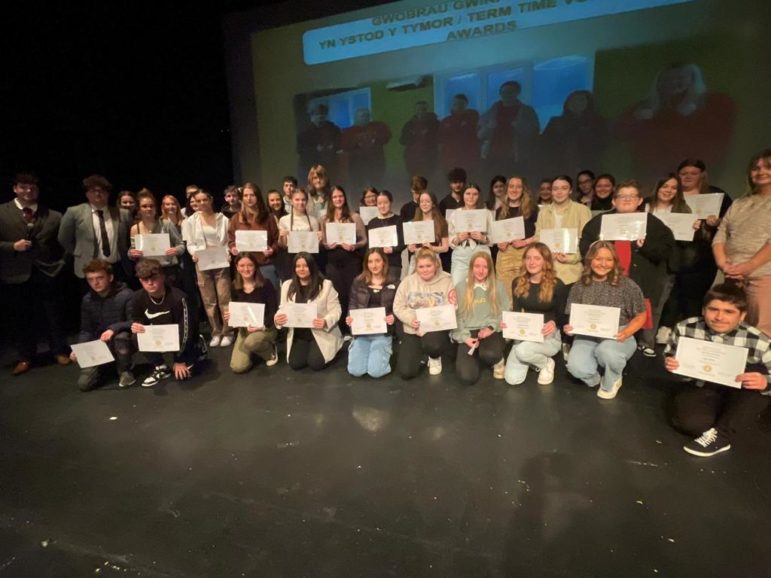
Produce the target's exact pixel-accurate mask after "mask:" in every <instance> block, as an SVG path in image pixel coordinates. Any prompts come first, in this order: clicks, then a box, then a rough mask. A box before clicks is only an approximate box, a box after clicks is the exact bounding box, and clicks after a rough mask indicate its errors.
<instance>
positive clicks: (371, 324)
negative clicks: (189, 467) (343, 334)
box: [348, 307, 388, 335]
mask: <svg viewBox="0 0 771 578" xmlns="http://www.w3.org/2000/svg"><path fill="white" fill-rule="evenodd" d="M348 314H349V315H350V316H351V317H352V318H353V322H352V323H351V334H352V335H379V334H381V333H387V332H388V327H387V325H386V320H385V318H386V311H385V307H370V308H368V309H351V310H350V311H349V312H348Z"/></svg>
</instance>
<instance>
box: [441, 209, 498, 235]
mask: <svg viewBox="0 0 771 578" xmlns="http://www.w3.org/2000/svg"><path fill="white" fill-rule="evenodd" d="M489 216H490V213H489V212H488V211H487V209H462V210H457V211H455V212H454V213H453V214H452V221H450V222H451V223H453V226H454V227H455V232H456V233H472V232H478V233H486V232H487V219H488V217H489Z"/></svg>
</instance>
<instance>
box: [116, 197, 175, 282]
mask: <svg viewBox="0 0 771 578" xmlns="http://www.w3.org/2000/svg"><path fill="white" fill-rule="evenodd" d="M137 204H138V209H137V221H136V223H134V224H133V225H132V226H131V229H129V236H130V243H131V248H128V247H123V246H122V247H120V248H119V250H120V252H121V255H127V256H128V258H129V259H130V260H131V261H132V262H135V261H138V260H139V259H141V258H142V257H144V256H147V257H152V258H154V259H157V260H158V262H159V263H160V264H161V267H163V274H164V276H165V277H166V279H167V283H169V285H173V286H175V287H176V286H177V284H178V280H179V259H180V258H181V257H182V255H183V254H184V252H185V244H184V242H183V241H182V236H181V235H180V233H179V231H178V229H177V227H176V226H175V225H173V224H172V223H171V222H170V221H163V220H162V219H159V218H158V206H157V202H156V200H155V195H153V194H152V193H151V192H150V191H148V190H147V189H142V190H141V191H139V192H138V193H137ZM137 235H168V237H169V242H168V245H169V247H168V248H167V249H164V251H163V253H162V254H155V253H159V252H158V251H150V252H148V251H147V250H143V249H142V248H138V247H141V246H142V245H141V244H140V243H137ZM119 241H120V240H119ZM121 244H122V243H121ZM132 265H133V263H132ZM130 269H133V266H132V267H131V268H130Z"/></svg>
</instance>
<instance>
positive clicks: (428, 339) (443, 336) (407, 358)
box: [396, 331, 452, 379]
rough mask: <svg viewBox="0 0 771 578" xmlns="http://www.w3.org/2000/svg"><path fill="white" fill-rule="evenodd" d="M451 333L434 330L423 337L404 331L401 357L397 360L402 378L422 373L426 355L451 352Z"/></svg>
mask: <svg viewBox="0 0 771 578" xmlns="http://www.w3.org/2000/svg"><path fill="white" fill-rule="evenodd" d="M451 350H452V346H451V344H450V334H449V332H448V331H433V332H431V333H426V334H425V335H424V336H423V337H418V336H417V335H412V334H411V333H404V334H403V335H402V339H401V341H400V342H399V357H398V359H397V362H396V366H397V369H398V370H399V375H401V376H402V379H412V378H413V377H417V375H418V374H419V373H420V362H421V361H422V360H423V356H424V355H428V356H429V357H441V356H442V354H443V353H444V354H447V353H450V352H451Z"/></svg>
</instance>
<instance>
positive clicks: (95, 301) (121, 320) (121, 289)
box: [78, 283, 134, 343]
mask: <svg viewBox="0 0 771 578" xmlns="http://www.w3.org/2000/svg"><path fill="white" fill-rule="evenodd" d="M133 294H134V292H133V291H131V289H129V288H128V287H126V285H125V284H123V283H113V285H112V287H111V288H110V292H109V293H108V294H107V296H106V297H101V296H100V295H99V294H98V293H95V292H94V291H92V290H90V289H89V291H88V293H87V294H86V295H85V296H84V297H83V301H82V304H81V306H80V335H79V336H78V343H85V342H86V341H94V340H96V339H99V336H100V335H101V334H102V333H104V332H105V331H107V330H108V329H112V330H113V331H114V332H115V333H118V332H119V331H128V330H129V329H130V328H131V311H130V307H131V297H132V295H133Z"/></svg>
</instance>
